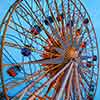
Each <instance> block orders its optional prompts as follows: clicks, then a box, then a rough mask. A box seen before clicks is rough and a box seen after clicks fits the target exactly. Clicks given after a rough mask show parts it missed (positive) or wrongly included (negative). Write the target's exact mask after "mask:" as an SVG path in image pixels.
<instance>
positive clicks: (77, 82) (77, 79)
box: [75, 64, 81, 100]
mask: <svg viewBox="0 0 100 100" xmlns="http://www.w3.org/2000/svg"><path fill="white" fill-rule="evenodd" d="M75 78H76V87H77V93H78V100H81V92H80V84H79V76H78V71H77V64H76V66H75Z"/></svg>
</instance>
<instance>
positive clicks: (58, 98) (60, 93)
mask: <svg viewBox="0 0 100 100" xmlns="http://www.w3.org/2000/svg"><path fill="white" fill-rule="evenodd" d="M72 68H73V63H72V64H71V66H70V69H69V71H68V73H66V76H65V78H64V82H63V84H62V86H61V88H60V90H59V92H58V94H57V95H56V100H60V99H61V97H62V95H63V92H64V89H65V86H66V83H67V81H68V78H69V76H70V73H71V71H72Z"/></svg>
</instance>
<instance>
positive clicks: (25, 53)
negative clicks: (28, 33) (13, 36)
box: [21, 45, 31, 57]
mask: <svg viewBox="0 0 100 100" xmlns="http://www.w3.org/2000/svg"><path fill="white" fill-rule="evenodd" d="M29 48H30V46H29V45H26V46H25V47H23V48H22V49H21V54H22V55H23V56H26V57H28V56H30V55H31V49H29Z"/></svg>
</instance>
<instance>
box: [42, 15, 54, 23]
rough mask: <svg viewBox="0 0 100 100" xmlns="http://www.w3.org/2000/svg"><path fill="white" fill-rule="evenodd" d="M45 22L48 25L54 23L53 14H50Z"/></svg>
mask: <svg viewBox="0 0 100 100" xmlns="http://www.w3.org/2000/svg"><path fill="white" fill-rule="evenodd" d="M44 23H45V24H46V25H49V24H52V23H53V19H52V17H51V16H48V17H47V18H46V19H45V20H44Z"/></svg>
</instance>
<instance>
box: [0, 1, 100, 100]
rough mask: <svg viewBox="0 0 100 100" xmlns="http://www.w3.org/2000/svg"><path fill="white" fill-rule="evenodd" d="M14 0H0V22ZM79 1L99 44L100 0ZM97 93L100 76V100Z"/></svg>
mask: <svg viewBox="0 0 100 100" xmlns="http://www.w3.org/2000/svg"><path fill="white" fill-rule="evenodd" d="M14 1H15V0H0V23H1V21H2V18H3V17H4V15H5V13H6V12H7V10H8V8H9V7H10V5H11V4H12V3H13V2H14ZM81 1H82V2H83V4H84V5H85V7H86V9H87V10H88V12H89V14H90V17H91V19H92V22H93V24H94V27H95V31H96V35H97V40H98V45H99V43H100V33H99V32H100V0H81ZM99 48H100V46H99ZM99 51H100V49H99ZM99 94H100V77H99V84H98V88H97V93H96V96H95V100H100V96H99Z"/></svg>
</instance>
